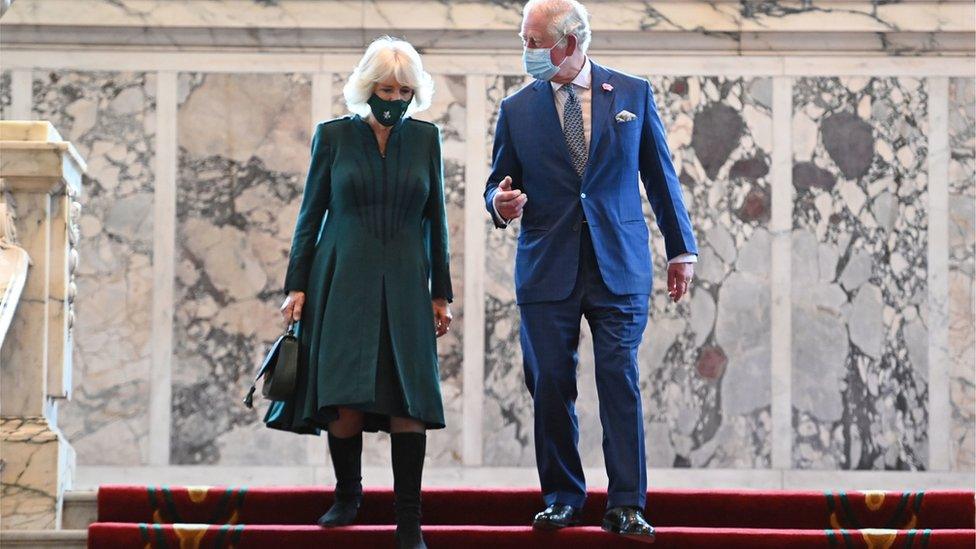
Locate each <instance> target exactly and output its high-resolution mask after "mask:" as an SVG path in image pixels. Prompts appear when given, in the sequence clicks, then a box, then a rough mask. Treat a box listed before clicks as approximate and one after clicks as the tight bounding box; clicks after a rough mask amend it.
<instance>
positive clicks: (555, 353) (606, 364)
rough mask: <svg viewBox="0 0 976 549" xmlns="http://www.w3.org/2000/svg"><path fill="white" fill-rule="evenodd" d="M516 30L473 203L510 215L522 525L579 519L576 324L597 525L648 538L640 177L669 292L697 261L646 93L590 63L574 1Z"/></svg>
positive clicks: (645, 282) (551, 1) (502, 220)
mask: <svg viewBox="0 0 976 549" xmlns="http://www.w3.org/2000/svg"><path fill="white" fill-rule="evenodd" d="M520 35H521V37H522V40H523V44H524V45H525V52H524V63H525V69H526V71H527V72H528V73H529V74H530V75H532V76H533V77H535V78H536V81H535V82H534V83H533V84H531V85H528V86H526V87H525V88H523V89H521V90H520V91H518V92H517V93H515V94H514V95H512V96H510V97H507V98H506V99H505V100H503V101H502V103H501V107H500V112H499V116H498V124H497V127H496V128H495V143H494V150H493V153H492V155H493V165H492V171H491V175H490V176H489V178H488V182H487V185H486V188H485V205H486V207H487V209H488V211H489V213H490V214H491V215H492V217H493V219H494V221H495V225H496V226H497V227H499V228H505V227H506V226H507V225H508V223H509V222H510V221H512V220H513V219H515V218H518V217H521V218H522V228H521V232H520V233H519V237H518V251H517V255H516V261H515V288H516V297H517V300H518V305H519V310H520V313H521V321H522V324H521V326H522V327H521V344H522V353H523V356H524V370H525V383H526V385H527V387H528V389H529V392H530V393H531V394H532V398H533V402H534V409H535V451H536V463H537V466H538V470H539V479H540V482H541V485H542V491H543V496H544V499H545V503H546V505H547V506H548V507H547V508H546V509H545V510H544V511H542V512H541V513H539V514H538V515H536V517H535V521H534V523H533V524H534V526H535V527H536V528H541V529H555V528H562V527H565V526H570V525H573V524H576V523H578V521H579V510H580V508H582V506H583V502H584V500H585V497H586V485H585V481H584V478H583V468H582V465H581V463H580V456H579V450H578V448H577V444H578V441H579V431H578V422H577V417H576V412H575V400H576V394H577V393H576V366H577V347H578V344H579V328H580V319H581V317H585V318H586V319H587V321H588V322H589V325H590V329H591V331H592V333H593V350H594V355H595V358H596V372H595V373H596V383H597V392H598V395H599V398H600V421H601V423H602V425H603V452H604V457H605V461H606V467H607V474H608V476H609V479H610V485H609V490H608V502H607V508H608V509H607V512H606V515H605V516H604V519H603V529H604V530H607V531H610V532H614V533H618V534H622V535H626V536H630V537H635V538H638V539H641V540H643V541H653V539H654V529H653V527H651V526H650V525H649V524H647V522H646V521H645V519H644V517H643V509H644V505H645V496H646V492H647V467H646V463H645V457H644V427H643V421H642V420H643V413H642V410H641V397H640V392H639V384H638V366H637V348H638V345H639V344H640V341H641V337H642V334H643V332H644V328H645V326H646V325H647V314H648V305H649V296H650V293H651V288H652V282H651V278H652V272H651V271H652V263H651V255H650V249H649V245H648V229H647V224H646V223H645V221H644V215H643V212H642V207H641V198H640V191H639V188H638V184H639V182H638V174H639V176H640V179H641V180H643V183H644V188H645V189H646V192H647V197H648V200H649V201H650V203H651V208H652V209H653V210H654V214H655V216H656V218H657V224H658V227H659V228H660V230H661V232H662V234H663V235H664V240H665V248H666V250H667V256H668V260H669V261H668V263H669V264H668V292H669V295H670V297H671V299H672V300H674V301H678V300H679V299H681V297H682V296H683V295H684V294H685V293H686V292H687V291H688V285H689V283H690V282H691V279H692V275H693V263H694V262H695V261H696V260H697V253H698V249H697V245H696V243H695V237H694V234H693V233H692V226H691V221H690V220H689V218H688V212H687V211H686V209H685V205H684V201H683V198H682V195H681V185H680V183H679V182H678V178H677V175H676V174H675V170H674V166H673V165H672V162H671V153H670V151H669V150H668V146H667V141H666V138H665V134H664V127H663V124H662V123H661V119H660V117H659V116H658V113H657V109H656V107H655V104H654V96H653V94H652V91H651V87H650V85H649V84H648V82H647V81H646V80H643V79H640V78H635V77H632V76H629V75H626V74H623V73H620V72H617V71H613V70H610V69H608V68H606V67H602V66H600V65H598V64H596V63H594V62H592V61H591V60H590V59H589V58H588V57H587V55H586V50H587V46H588V45H589V41H590V26H589V16H588V14H587V12H586V9H585V8H584V7H583V6H582V5H581V4H580V3H579V2H577V1H575V0H532V1H531V2H529V3H528V4H526V6H525V8H524V11H523V22H522V32H521V33H520ZM530 198H531V201H530Z"/></svg>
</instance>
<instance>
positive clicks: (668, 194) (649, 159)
mask: <svg viewBox="0 0 976 549" xmlns="http://www.w3.org/2000/svg"><path fill="white" fill-rule="evenodd" d="M644 94H645V102H646V103H645V108H644V125H643V127H642V128H641V140H640V153H639V154H640V165H639V166H640V175H641V180H642V181H643V182H644V190H646V191H647V199H648V201H649V202H650V203H651V209H652V210H654V216H655V217H656V218H657V226H658V228H659V229H660V230H661V234H662V235H663V236H664V247H665V250H666V253H667V256H668V259H669V260H670V259H673V258H675V257H677V256H679V255H681V254H684V253H690V254H697V253H698V245H697V244H696V242H695V235H694V232H693V231H692V226H691V219H690V218H689V217H688V210H686V209H685V202H684V198H683V197H682V195H681V183H680V182H679V181H678V176H677V174H676V173H675V171H674V164H673V163H672V162H671V151H670V150H668V142H667V138H666V136H665V133H664V124H663V123H662V122H661V117H660V116H659V115H658V112H657V106H656V105H655V104H654V92H653V91H652V90H651V85H650V83H648V82H647V81H644Z"/></svg>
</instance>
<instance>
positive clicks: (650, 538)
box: [603, 521, 654, 543]
mask: <svg viewBox="0 0 976 549" xmlns="http://www.w3.org/2000/svg"><path fill="white" fill-rule="evenodd" d="M603 531H604V532H610V533H611V534H617V535H618V536H623V537H625V538H628V539H632V540H634V541H639V542H642V543H654V534H627V533H624V532H622V531H621V530H620V528H618V527H617V526H616V525H615V524H611V523H609V522H607V521H603Z"/></svg>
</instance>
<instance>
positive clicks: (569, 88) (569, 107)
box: [559, 84, 587, 177]
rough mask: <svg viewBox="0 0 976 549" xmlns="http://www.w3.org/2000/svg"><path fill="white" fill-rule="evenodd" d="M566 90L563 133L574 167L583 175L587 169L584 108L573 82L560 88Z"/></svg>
mask: <svg viewBox="0 0 976 549" xmlns="http://www.w3.org/2000/svg"><path fill="white" fill-rule="evenodd" d="M559 89H560V90H564V91H565V92H566V106H565V107H564V108H563V135H565V136H566V145H567V146H568V147H569V152H570V155H572V157H573V167H574V168H576V173H577V174H578V175H579V176H580V177H583V171H584V170H586V156H587V150H586V134H584V133H583V109H582V108H580V102H579V97H577V96H576V90H574V89H573V85H572V84H564V85H563V87H561V88H559Z"/></svg>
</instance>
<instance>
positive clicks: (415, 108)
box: [342, 36, 434, 116]
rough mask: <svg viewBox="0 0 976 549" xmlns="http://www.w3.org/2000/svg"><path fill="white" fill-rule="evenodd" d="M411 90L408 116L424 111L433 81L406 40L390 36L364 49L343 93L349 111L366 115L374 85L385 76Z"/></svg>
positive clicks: (430, 94) (432, 87)
mask: <svg viewBox="0 0 976 549" xmlns="http://www.w3.org/2000/svg"><path fill="white" fill-rule="evenodd" d="M391 75H392V76H393V77H394V78H396V80H397V82H399V83H401V84H404V85H407V86H410V87H411V88H413V90H414V95H413V99H412V100H411V101H410V105H409V106H408V107H407V115H408V116H409V115H411V114H413V113H416V112H420V111H423V110H426V109H427V108H428V107H430V102H431V99H432V97H433V95H434V80H433V78H431V77H430V74H428V73H427V72H426V71H424V66H423V63H422V62H421V60H420V54H419V53H417V50H415V49H414V47H413V46H411V45H410V43H409V42H407V41H405V40H400V39H399V38H393V37H391V36H381V37H380V38H377V39H376V40H374V41H373V43H372V44H370V45H369V47H368V48H366V53H365V54H363V58H362V59H360V60H359V64H358V65H356V69H355V70H354V71H353V72H352V75H351V76H350V77H349V81H348V82H346V85H345V87H344V88H343V89H342V94H343V96H345V98H346V106H347V107H348V108H349V110H350V111H351V112H354V113H356V114H358V115H360V116H367V115H368V114H369V112H370V109H369V105H368V104H367V103H366V102H367V101H369V98H370V96H371V95H373V89H374V87H375V86H376V83H377V82H380V81H382V80H385V79H386V78H387V77H388V76H391Z"/></svg>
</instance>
